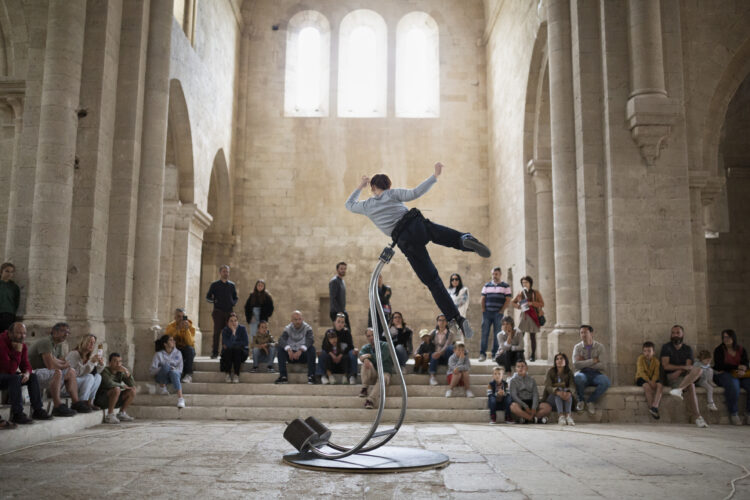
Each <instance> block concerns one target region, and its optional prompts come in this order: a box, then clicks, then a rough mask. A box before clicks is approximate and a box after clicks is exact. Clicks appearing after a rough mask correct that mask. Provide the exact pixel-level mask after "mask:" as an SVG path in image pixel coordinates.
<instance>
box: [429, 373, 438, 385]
mask: <svg viewBox="0 0 750 500" xmlns="http://www.w3.org/2000/svg"><path fill="white" fill-rule="evenodd" d="M430 385H438V381H437V379H436V378H435V375H430Z"/></svg>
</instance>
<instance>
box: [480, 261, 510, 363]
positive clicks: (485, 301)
mask: <svg viewBox="0 0 750 500" xmlns="http://www.w3.org/2000/svg"><path fill="white" fill-rule="evenodd" d="M502 273H503V271H502V270H501V269H500V268H499V267H496V268H494V269H493V270H492V280H491V281H488V282H487V283H485V284H484V286H483V287H482V340H481V343H480V347H479V361H484V360H486V359H487V342H488V340H489V335H490V330H491V331H492V338H493V339H494V340H493V341H492V359H495V354H497V349H498V345H497V332H499V331H500V326H501V325H500V322H501V321H502V320H503V311H504V310H505V309H507V308H508V305H510V300H509V299H510V285H509V284H507V283H506V282H504V281H502V280H501V279H500V278H501V277H502Z"/></svg>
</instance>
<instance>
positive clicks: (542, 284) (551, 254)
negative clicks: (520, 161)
mask: <svg viewBox="0 0 750 500" xmlns="http://www.w3.org/2000/svg"><path fill="white" fill-rule="evenodd" d="M526 169H527V172H528V173H529V175H531V177H532V178H533V179H534V188H535V190H536V219H537V223H536V224H537V246H538V249H539V255H538V258H537V259H538V262H539V272H538V276H535V277H534V278H535V279H536V281H535V282H534V288H536V289H537V290H539V292H540V293H541V294H542V297H543V298H544V314H545V318H546V320H547V322H546V323H545V325H544V326H543V327H542V329H541V332H540V335H539V339H537V340H538V341H539V353H540V355H539V358H540V359H553V356H554V355H555V354H556V353H554V352H547V348H548V344H547V337H548V335H549V333H550V332H551V331H552V329H553V326H554V324H555V318H556V317H557V314H556V311H555V308H556V301H555V296H556V293H555V238H554V227H553V217H554V216H553V213H552V175H551V174H552V162H551V161H549V160H537V159H533V160H530V161H529V163H528V165H526Z"/></svg>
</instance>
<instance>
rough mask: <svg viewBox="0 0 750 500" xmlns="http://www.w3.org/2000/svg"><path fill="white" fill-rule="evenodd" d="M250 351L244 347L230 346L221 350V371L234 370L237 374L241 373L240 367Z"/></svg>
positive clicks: (229, 371)
mask: <svg viewBox="0 0 750 500" xmlns="http://www.w3.org/2000/svg"><path fill="white" fill-rule="evenodd" d="M247 355H248V352H247V351H246V350H245V349H243V348H242V347H229V348H227V349H224V350H223V351H221V360H220V361H219V365H220V366H221V371H223V372H225V373H231V372H234V373H235V375H239V374H240V368H242V363H244V362H245V360H246V359H247Z"/></svg>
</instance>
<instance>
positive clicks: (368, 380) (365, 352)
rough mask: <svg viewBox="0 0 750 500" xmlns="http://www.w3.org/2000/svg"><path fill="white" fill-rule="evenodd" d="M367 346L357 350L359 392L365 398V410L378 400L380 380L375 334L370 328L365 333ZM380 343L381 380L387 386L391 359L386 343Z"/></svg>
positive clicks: (391, 364) (391, 367) (373, 405)
mask: <svg viewBox="0 0 750 500" xmlns="http://www.w3.org/2000/svg"><path fill="white" fill-rule="evenodd" d="M365 337H366V338H367V344H365V345H364V346H362V349H360V350H359V360H360V361H361V362H362V368H361V374H360V377H361V378H362V390H360V392H359V397H360V398H365V409H368V410H371V409H373V408H374V407H375V405H377V404H378V402H379V400H380V378H379V377H378V361H377V359H378V358H377V351H376V349H375V342H376V339H375V334H374V333H373V331H372V328H368V329H367V331H366V332H365ZM378 342H380V353H381V356H382V364H383V378H384V380H385V385H386V386H387V385H388V384H389V383H390V382H391V372H392V371H393V358H392V357H391V350H390V348H389V347H388V343H387V342H383V341H382V340H378Z"/></svg>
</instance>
